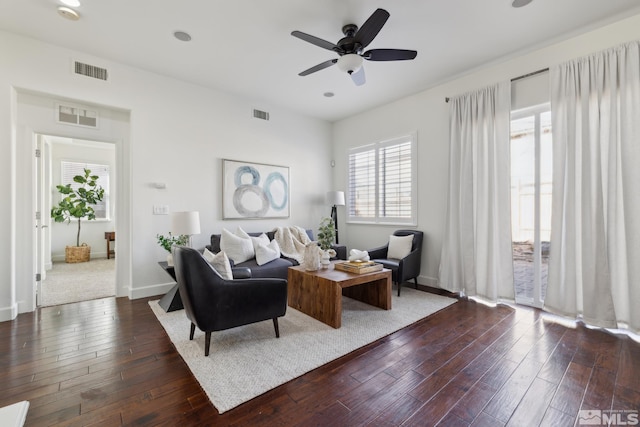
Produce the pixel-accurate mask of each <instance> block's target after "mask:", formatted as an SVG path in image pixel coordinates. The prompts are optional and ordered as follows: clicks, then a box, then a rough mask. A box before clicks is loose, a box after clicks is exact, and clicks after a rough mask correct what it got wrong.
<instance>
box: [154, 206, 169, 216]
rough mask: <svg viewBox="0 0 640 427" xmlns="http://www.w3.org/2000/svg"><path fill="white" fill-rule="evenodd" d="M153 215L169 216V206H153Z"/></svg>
mask: <svg viewBox="0 0 640 427" xmlns="http://www.w3.org/2000/svg"><path fill="white" fill-rule="evenodd" d="M153 214H154V215H169V205H153Z"/></svg>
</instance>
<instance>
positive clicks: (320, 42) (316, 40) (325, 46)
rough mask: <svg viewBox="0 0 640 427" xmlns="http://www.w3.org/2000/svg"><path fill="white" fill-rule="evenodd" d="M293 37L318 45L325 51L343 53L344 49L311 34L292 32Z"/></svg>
mask: <svg viewBox="0 0 640 427" xmlns="http://www.w3.org/2000/svg"><path fill="white" fill-rule="evenodd" d="M291 35H292V36H293V37H297V38H299V39H300V40H304V41H306V42H309V43H311V44H314V45H316V46H318V47H321V48H323V49H327V50H332V51H334V52H341V51H342V49H340V48H339V47H338V46H336V45H335V44H333V43H331V42H328V41H326V40H323V39H321V38H318V37H316V36H312V35H311V34H307V33H303V32H302V31H292V32H291Z"/></svg>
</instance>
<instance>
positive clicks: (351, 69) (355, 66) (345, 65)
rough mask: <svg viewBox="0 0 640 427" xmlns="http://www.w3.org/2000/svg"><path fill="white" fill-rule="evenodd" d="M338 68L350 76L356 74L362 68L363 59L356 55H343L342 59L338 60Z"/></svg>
mask: <svg viewBox="0 0 640 427" xmlns="http://www.w3.org/2000/svg"><path fill="white" fill-rule="evenodd" d="M338 68H340V70H341V71H344V72H346V73H349V74H351V73H355V72H356V71H358V70H359V69H360V68H362V57H361V56H360V55H357V54H355V53H348V54H346V55H342V56H341V57H340V59H338Z"/></svg>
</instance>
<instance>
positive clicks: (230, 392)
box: [149, 287, 456, 413]
mask: <svg viewBox="0 0 640 427" xmlns="http://www.w3.org/2000/svg"><path fill="white" fill-rule="evenodd" d="M455 302H456V300H455V299H451V298H446V297H442V296H439V295H434V294H429V293H426V292H421V291H416V290H414V289H412V288H409V287H406V288H403V289H402V296H401V297H399V298H398V297H397V296H395V295H394V296H393V301H392V307H393V308H392V310H389V311H387V310H382V309H380V308H377V307H373V306H370V305H367V304H364V303H361V302H359V301H355V300H352V299H350V298H346V297H343V313H342V327H341V328H340V329H333V328H332V327H330V326H327V325H325V324H324V323H321V322H319V321H317V320H315V319H313V318H311V317H309V316H307V315H305V314H303V313H301V312H299V311H297V310H294V309H292V308H291V307H288V308H287V314H286V315H285V316H284V317H283V318H281V319H279V324H280V338H276V337H275V333H274V330H273V322H271V321H270V320H269V321H264V322H259V323H254V324H252V325H246V326H241V327H238V328H233V329H229V330H226V331H220V332H214V333H212V335H211V349H210V353H209V356H208V357H205V356H204V333H203V332H202V331H200V330H196V334H195V337H194V340H193V341H189V325H190V322H189V320H188V319H187V317H186V316H185V314H184V310H178V311H173V312H170V313H166V312H165V311H164V310H163V309H162V308H161V307H160V306H159V305H158V303H157V301H150V302H149V305H150V306H151V309H152V310H153V312H154V313H155V315H156V316H157V317H158V320H160V323H161V324H162V326H163V327H164V329H165V330H166V331H167V334H168V335H169V338H170V339H171V341H172V342H173V344H174V345H175V346H176V349H177V350H178V352H179V353H180V355H181V356H182V358H183V359H184V360H185V362H186V363H187V365H188V366H189V369H191V372H193V375H194V376H195V377H196V379H197V380H198V382H199V383H200V385H201V386H202V388H203V389H204V391H205V392H206V393H207V395H208V396H209V399H210V400H211V403H213V405H214V406H215V407H216V408H217V409H218V411H219V412H220V413H223V412H226V411H228V410H230V409H232V408H234V407H236V406H238V405H240V404H242V403H243V402H246V401H248V400H250V399H252V398H254V397H256V396H259V395H261V394H263V393H265V392H267V391H269V390H271V389H272V388H275V387H277V386H279V385H281V384H284V383H286V382H287V381H290V380H292V379H294V378H297V377H299V376H301V375H302V374H304V373H306V372H309V371H311V370H313V369H315V368H317V367H319V366H321V365H324V364H326V363H328V362H330V361H332V360H334V359H337V358H338V357H340V356H343V355H345V354H347V353H350V352H352V351H354V350H356V349H358V348H360V347H362V346H365V345H367V344H369V343H371V342H373V341H375V340H377V339H379V338H382V337H384V336H386V335H389V334H391V333H393V332H395V331H397V330H399V329H401V328H403V327H405V326H408V325H410V324H412V323H415V322H416V321H418V320H420V319H422V318H424V317H427V316H428V315H430V314H433V313H435V312H436V311H439V310H442V309H443V308H445V307H447V306H449V305H451V304H453V303H455Z"/></svg>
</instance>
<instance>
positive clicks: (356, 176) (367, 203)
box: [347, 148, 376, 220]
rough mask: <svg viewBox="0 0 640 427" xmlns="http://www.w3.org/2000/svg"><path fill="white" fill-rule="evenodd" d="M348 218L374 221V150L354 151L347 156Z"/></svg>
mask: <svg viewBox="0 0 640 427" xmlns="http://www.w3.org/2000/svg"><path fill="white" fill-rule="evenodd" d="M348 199H349V202H348V203H347V206H348V212H349V218H350V219H353V220H358V219H368V220H371V219H374V218H375V216H376V150H375V149H374V148H369V149H366V148H365V149H359V150H354V151H352V152H351V153H350V154H349V191H348Z"/></svg>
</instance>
